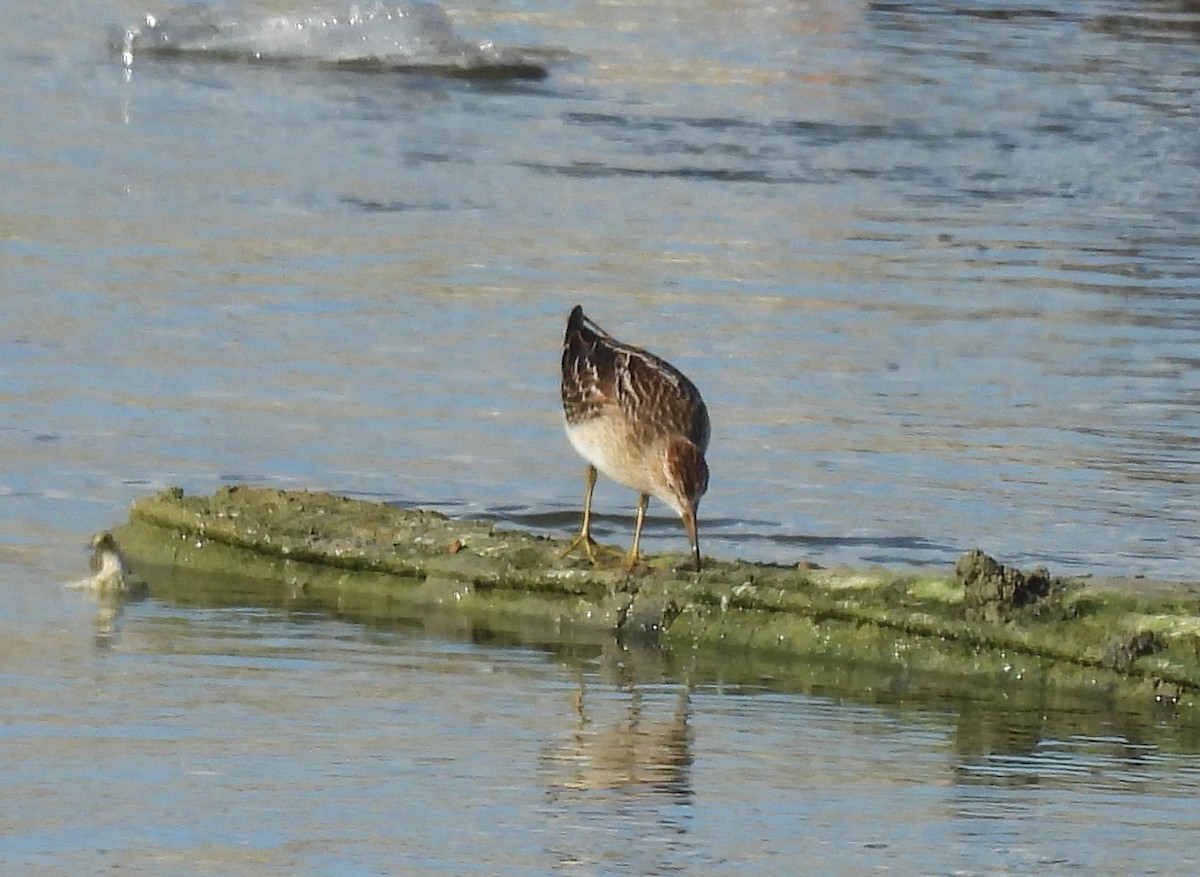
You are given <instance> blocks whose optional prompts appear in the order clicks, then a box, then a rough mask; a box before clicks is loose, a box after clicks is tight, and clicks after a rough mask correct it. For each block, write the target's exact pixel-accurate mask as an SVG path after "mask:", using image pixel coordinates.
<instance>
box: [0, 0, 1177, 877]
mask: <svg viewBox="0 0 1200 877" xmlns="http://www.w3.org/2000/svg"><path fill="white" fill-rule="evenodd" d="M230 5H238V6H239V7H240V4H230ZM281 6H282V4H276V3H269V4H268V3H262V4H257V3H255V4H251V3H247V4H245V7H246V8H250V7H253V8H254V9H256V10H258V11H262V10H266V11H268V12H270V11H276V12H286V11H287V10H284V9H281ZM148 11H155V10H153V9H148V8H147V7H146V5H145V4H144V2H141V0H138V2H133V0H119V2H116V3H110V4H107V5H102V4H96V3H94V2H90V0H79V2H74V3H70V4H67V5H66V6H63V5H61V4H59V5H48V4H37V3H26V2H18V3H15V4H9V7H8V8H7V9H6V12H7V13H8V16H7V20H8V21H9V23H10V26H9V27H7V28H5V29H4V30H3V32H0V70H2V72H3V74H4V81H5V98H4V100H3V101H0V178H2V179H3V181H4V182H3V184H2V187H3V192H4V197H3V198H0V291H2V292H3V295H0V317H2V319H0V326H2V327H3V328H2V329H0V365H2V368H0V410H2V411H3V414H4V418H3V421H2V423H0V460H3V461H4V465H3V466H2V467H0V518H2V526H0V687H2V689H3V690H2V693H3V703H4V709H3V711H0V758H2V759H3V764H4V765H5V768H6V776H7V781H6V787H5V795H4V801H3V802H2V803H0V865H2V866H3V869H4V870H12V871H19V872H20V873H29V874H38V873H43V874H56V875H57V874H62V873H96V872H104V871H116V870H118V869H119V870H120V871H121V872H123V873H127V874H128V873H148V874H149V873H153V874H156V875H160V874H171V873H179V874H185V873H186V874H196V873H231V872H236V873H239V874H251V875H253V874H282V873H289V874H292V873H298V872H303V873H319V874H364V873H395V872H397V871H398V870H402V871H404V872H405V873H418V874H419V873H430V874H432V873H452V874H462V873H469V872H472V871H475V872H487V873H495V872H502V873H503V872H507V873H564V872H566V873H577V874H599V873H611V872H626V873H644V874H653V873H665V872H670V871H679V870H695V871H697V872H703V873H763V874H775V873H790V872H794V871H796V870H797V869H802V870H805V871H807V872H809V873H827V874H862V873H869V872H873V871H892V872H894V873H920V874H950V873H959V874H964V873H965V874H1001V873H1043V874H1056V873H1064V874H1067V873H1069V874H1078V873H1089V874H1122V875H1124V874H1128V873H1160V874H1189V875H1190V874H1194V873H1195V872H1196V870H1197V862H1196V854H1195V843H1194V837H1195V829H1196V827H1197V825H1196V816H1195V807H1194V801H1195V793H1196V782H1197V777H1198V776H1200V771H1198V770H1197V767H1198V765H1197V752H1198V751H1200V746H1198V745H1197V742H1196V740H1195V739H1193V736H1192V731H1191V730H1190V726H1189V725H1188V723H1186V722H1181V721H1180V718H1179V716H1177V715H1176V714H1175V713H1174V711H1173V710H1172V709H1171V706H1170V704H1156V703H1153V702H1152V703H1148V704H1144V705H1142V706H1140V707H1139V708H1138V709H1137V710H1136V711H1133V712H1131V711H1130V710H1129V708H1128V707H1127V706H1124V705H1117V704H1112V703H1106V702H1105V701H1104V699H1103V698H1100V699H1098V700H1096V699H1092V700H1085V701H1078V700H1076V701H1072V702H1061V701H1059V700H1056V699H1054V698H1052V697H1049V696H1044V694H1045V693H1044V692H1042V691H1041V690H1039V689H1037V688H1036V687H1033V686H1029V685H1022V684H1021V683H1022V681H1024V680H1016V679H1014V680H1009V681H1006V682H1005V683H1004V684H999V685H995V686H990V687H986V688H984V687H981V688H980V689H979V690H951V689H946V690H944V691H943V692H942V693H941V694H940V695H939V694H937V693H936V686H933V685H931V684H929V682H928V680H927V679H925V678H921V679H914V678H912V677H911V676H910V675H908V674H907V673H906V670H905V662H904V655H903V654H900V655H896V654H888V655H881V656H880V662H879V666H876V667H874V669H872V670H871V671H870V672H866V671H864V670H862V669H856V668H854V667H844V666H840V665H838V664H836V663H834V664H832V665H830V666H827V667H818V666H816V665H807V666H806V667H801V668H794V667H793V668H785V669H786V670H787V672H786V673H785V672H782V670H781V669H780V668H779V667H772V666H769V665H768V666H762V665H760V664H755V663H752V662H749V660H748V659H747V658H745V656H744V655H743V654H742V653H740V652H737V651H734V652H733V653H732V654H729V655H726V656H724V657H723V658H722V660H721V661H720V662H718V663H717V664H716V665H714V666H706V665H703V664H700V665H696V666H694V665H693V664H692V662H691V661H690V660H688V659H687V657H686V656H679V655H672V656H662V655H659V656H657V657H655V656H653V655H652V656H650V657H646V656H644V655H641V654H640V653H626V652H621V651H617V650H616V647H615V646H614V645H612V644H611V643H608V642H575V643H572V642H567V641H563V642H545V643H542V644H540V645H538V644H533V645H530V644H528V643H526V644H525V645H522V646H515V645H513V644H512V643H511V642H510V641H508V640H505V639H504V638H503V637H502V636H499V635H498V634H496V633H495V632H492V633H490V634H489V633H488V632H487V631H486V630H463V629H462V628H461V627H458V626H456V625H455V624H454V623H453V621H452V619H449V618H447V619H442V621H441V623H442V625H443V626H442V627H440V628H439V627H438V626H437V624H435V623H434V622H424V621H422V622H421V624H420V625H419V626H417V622H416V621H415V620H414V621H412V622H411V623H409V624H406V623H404V622H403V621H402V620H397V619H394V618H393V619H391V620H390V621H388V623H387V624H384V623H383V622H382V621H379V622H374V621H373V620H372V618H371V617H370V616H369V615H363V616H356V617H348V616H347V617H340V616H339V615H338V614H337V612H336V611H335V612H333V613H329V612H325V611H320V612H319V611H315V610H314V608H313V607H311V606H306V605H305V604H304V603H303V602H302V601H301V602H296V600H294V599H293V598H292V597H291V595H289V594H287V593H283V594H281V595H280V601H279V602H277V603H274V604H272V603H265V602H263V601H261V600H259V599H257V598H251V596H249V595H243V596H242V597H241V598H240V599H239V598H238V597H237V588H236V583H230V582H224V583H223V584H222V586H221V588H220V591H221V593H223V594H224V596H223V597H222V599H221V600H216V599H212V600H210V601H208V602H207V603H206V602H204V601H199V602H192V603H187V602H184V601H182V600H177V599H168V598H167V597H166V596H163V597H155V596H154V595H153V594H152V595H151V596H150V597H149V598H148V599H146V600H143V601H141V602H137V603H133V604H130V605H128V606H126V607H125V608H124V612H123V614H121V615H120V617H118V618H113V617H111V616H103V610H102V608H101V607H98V606H97V605H96V604H95V603H93V602H92V601H91V600H90V599H89V598H88V597H87V596H86V595H81V594H79V593H76V592H71V591H66V590H64V589H63V588H61V587H60V585H61V583H62V582H66V581H70V580H72V579H75V578H77V577H79V576H80V575H82V574H83V573H84V572H85V568H86V561H87V554H86V549H85V547H84V546H85V545H86V543H87V540H88V539H89V538H90V537H91V535H92V534H93V533H94V532H96V531H97V530H100V529H102V528H106V527H109V526H112V525H113V524H115V523H117V522H119V521H121V520H123V519H124V518H125V517H126V515H127V514H128V509H129V504H130V502H131V501H132V500H134V499H136V498H138V497H142V496H146V495H150V494H153V493H155V492H157V491H158V490H161V489H163V488H165V487H167V486H168V485H172V484H178V485H181V486H183V487H184V488H185V489H186V490H187V491H188V492H189V493H192V494H209V493H212V492H214V491H215V490H217V489H218V488H220V487H221V486H222V485H226V484H230V483H237V482H248V483H254V484H266V485H270V486H277V487H288V488H311V489H320V490H335V491H338V492H342V493H347V494H350V495H353V496H360V497H367V498H371V499H376V500H384V501H388V502H393V503H397V504H400V505H403V506H406V507H412V506H429V507H433V508H437V509H439V510H440V511H442V512H446V513H449V514H451V515H456V516H470V517H477V518H483V519H485V520H491V521H497V522H501V523H504V524H505V525H506V526H515V527H517V528H520V529H524V530H526V531H529V532H533V533H553V534H555V535H558V536H562V535H565V534H567V533H569V532H570V530H571V528H572V527H574V526H576V525H577V520H578V519H577V513H578V506H579V503H580V500H581V493H582V484H581V480H582V479H581V476H582V468H581V466H580V464H579V461H578V460H577V459H576V458H575V457H574V455H573V454H572V452H571V450H570V448H569V447H568V446H567V443H566V441H565V439H564V437H563V435H562V432H561V424H560V421H559V413H558V410H557V400H556V393H557V387H556V382H557V377H556V374H555V369H556V366H557V344H558V338H559V335H560V332H561V328H562V321H563V320H564V319H565V316H566V314H567V312H568V311H569V309H570V307H571V306H572V305H574V304H575V303H577V302H581V303H583V304H585V305H586V306H587V307H588V310H589V313H593V314H594V315H595V316H596V317H597V319H599V320H601V322H602V323H603V324H604V325H605V326H607V327H610V328H611V329H612V330H613V331H614V332H617V331H619V333H620V335H621V337H623V338H626V339H627V340H629V341H632V342H636V343H643V344H646V345H647V346H650V347H652V349H655V350H656V351H657V352H660V353H662V354H663V355H665V356H667V357H668V358H670V359H671V360H672V361H673V362H675V363H676V364H677V365H679V366H680V367H681V368H682V369H683V370H684V371H685V372H686V373H687V374H688V375H689V376H690V377H692V378H693V379H694V380H695V381H696V383H697V384H698V385H699V386H700V388H701V389H702V391H703V392H704V395H705V399H706V401H707V402H708V404H709V407H710V409H711V411H712V415H713V423H714V437H713V445H712V450H711V453H710V461H709V462H710V465H711V467H712V470H713V480H712V487H711V489H710V492H709V494H708V496H706V498H705V501H704V503H703V505H702V506H701V524H702V536H703V538H704V539H705V543H704V544H705V550H706V552H708V553H711V554H712V555H713V556H716V557H718V558H721V557H724V558H734V557H744V558H747V559H749V560H755V561H774V562H780V563H787V564H794V563H796V562H798V561H812V562H816V563H819V564H822V565H826V566H833V565H835V564H838V563H851V564H855V565H859V564H872V563H885V564H888V565H889V566H895V567H897V568H901V569H903V568H905V567H906V566H907V565H908V564H928V563H936V564H944V565H952V564H953V562H954V559H955V558H956V557H958V556H959V554H960V553H961V552H963V551H965V550H967V549H968V548H970V547H972V546H974V545H979V546H980V547H982V548H984V549H985V550H987V551H988V552H990V553H992V554H993V555H995V556H997V557H999V558H1001V559H1003V560H1005V561H1007V562H1010V563H1015V564H1018V565H1020V566H1021V567H1022V568H1031V567H1033V566H1036V565H1037V564H1041V563H1045V564H1047V565H1048V566H1049V567H1050V568H1051V569H1052V570H1053V571H1054V572H1055V573H1063V574H1071V573H1089V572H1090V573H1097V574H1103V575H1120V576H1136V575H1146V576H1148V577H1151V578H1160V579H1188V580H1193V581H1194V580H1196V579H1197V578H1198V577H1197V575H1196V573H1195V568H1196V560H1197V557H1198V555H1200V550H1198V543H1197V535H1196V528H1195V521H1196V519H1197V517H1198V512H1200V509H1198V508H1197V501H1196V493H1195V490H1194V488H1195V481H1196V476H1195V471H1196V465H1197V463H1198V462H1200V455H1198V453H1197V449H1198V447H1200V442H1198V436H1200V424H1197V420H1196V417H1197V415H1196V410H1197V408H1196V405H1195V401H1196V394H1197V390H1198V387H1200V383H1198V380H1200V377H1198V376H1200V372H1198V371H1197V369H1196V363H1197V362H1200V349H1198V347H1197V339H1196V335H1195V326H1196V325H1197V317H1198V314H1197V300H1196V297H1195V289H1194V287H1195V277H1196V276H1197V275H1198V274H1200V269H1198V265H1197V258H1196V251H1195V247H1194V231H1195V228H1196V225H1197V219H1200V216H1198V213H1200V207H1198V204H1197V201H1196V197H1195V192H1197V191H1200V179H1198V174H1200V160H1198V155H1197V151H1196V150H1197V146H1196V142H1197V141H1196V137H1195V124H1194V114H1193V112H1192V110H1193V107H1192V105H1193V104H1194V95H1195V91H1196V81H1195V80H1196V76H1195V72H1194V71H1195V69H1196V65H1195V63H1194V59H1195V53H1196V50H1197V49H1196V33H1197V31H1198V28H1197V22H1196V20H1195V15H1194V12H1190V11H1189V10H1188V8H1187V6H1186V4H1180V3H1176V2H1169V0H1163V2H1141V0H1139V2H1132V0H1128V2H1125V0H1104V2H1084V3H1078V4H1073V5H1072V6H1071V7H1070V8H1069V9H1068V8H1064V7H1063V6H1062V4H1048V3H1038V2H1027V3H1012V4H1009V5H1007V6H1003V7H1000V6H996V5H995V4H983V3H975V2H965V3H959V4H957V5H956V6H954V7H953V8H949V7H947V8H942V7H938V6H936V5H930V4H911V3H904V2H895V3H865V4H864V3H851V2H845V0H820V2H813V3H802V4H782V5H779V4H775V5H771V4H767V5H763V4H746V3H732V4H731V3H727V2H722V3H708V4H705V3H700V4H696V3H687V4H681V3H674V2H669V0H663V2H651V3H645V2H641V3H624V4H622V3H606V4H590V3H589V4H570V3H553V2H552V3H539V2H525V0H521V2H514V3H507V4H499V5H496V4H492V5H486V6H484V5H479V4H462V5H460V6H456V7H452V8H450V10H449V12H450V16H451V19H452V21H453V24H454V27H455V30H456V32H457V33H459V34H462V35H463V36H464V38H471V39H484V38H493V39H495V40H496V42H497V44H498V45H515V46H561V47H565V48H567V49H569V50H570V51H572V52H574V53H576V54H577V55H579V56H580V57H579V58H578V59H577V60H572V61H569V62H567V63H564V64H562V65H561V66H554V67H553V69H552V70H551V71H550V75H549V76H548V77H547V78H546V79H544V80H541V81H538V82H521V83H495V82H491V83H470V82H448V81H446V80H445V79H442V78H438V77H421V76H415V77H414V76H411V75H407V74H395V75H372V74H365V73H359V72H349V71H328V70H315V69H294V68H283V69H281V68H278V67H270V66H254V65H244V64H243V65H238V64H231V65H222V64H216V63H211V62H204V63H188V62H187V61H182V62H180V61H179V59H175V60H173V61H170V62H163V63H141V62H140V61H138V62H135V64H134V66H133V67H132V68H131V70H130V71H128V75H127V71H125V70H124V69H122V66H121V63H120V60H119V59H118V58H115V57H114V56H113V55H112V54H111V52H110V51H109V49H108V46H107V45H106V35H107V33H108V29H109V28H110V27H111V26H113V25H118V26H119V25H121V24H124V23H127V22H132V21H136V20H138V18H139V16H142V15H144V14H145V13H146V12H148ZM633 499H634V498H633V497H632V496H629V495H628V493H627V492H626V491H622V490H620V489H618V488H615V487H613V486H611V485H605V484H601V485H600V487H599V488H598V490H597V509H598V511H599V512H600V517H599V520H598V524H597V529H598V533H597V535H599V536H600V537H601V538H603V539H604V540H605V541H611V542H614V543H620V544H628V538H629V534H630V532H631V528H632V515H631V511H632V506H633ZM651 511H652V515H651V519H650V522H649V525H648V533H647V536H648V540H647V542H648V547H649V548H650V549H651V550H653V551H663V550H674V551H678V550H681V543H682V535H681V532H680V529H679V525H678V521H677V520H676V519H675V517H674V516H673V515H670V514H669V513H666V512H664V511H663V510H662V509H661V508H658V507H655V506H652V509H651ZM289 601H290V602H289ZM98 616H102V617H98ZM880 666H882V667H883V668H884V671H883V672H880V669H879V668H880ZM806 670H807V674H808V675H807V676H806V675H805V671H806ZM785 676H787V677H789V678H793V679H795V678H801V679H807V680H808V681H807V682H804V683H791V684H784V683H782V682H781V681H780V680H781V679H782V678H783V677H785ZM581 681H582V689H583V694H582V696H580V682H581ZM689 686H690V693H689V694H688V696H687V699H686V701H684V700H682V696H683V693H684V691H685V689H687V688H688V687H689Z"/></svg>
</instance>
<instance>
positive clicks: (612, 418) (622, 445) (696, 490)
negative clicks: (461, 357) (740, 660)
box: [562, 305, 711, 572]
mask: <svg viewBox="0 0 1200 877" xmlns="http://www.w3.org/2000/svg"><path fill="white" fill-rule="evenodd" d="M562 402H563V414H564V415H565V416H566V421H567V438H569V439H570V440H571V444H572V446H573V447H574V448H575V450H576V451H578V452H579V455H580V456H581V457H583V458H584V459H585V460H587V462H588V467H587V473H586V475H585V481H584V484H585V491H584V499H583V526H582V527H581V528H580V531H579V535H578V536H576V537H575V539H574V541H572V542H571V544H570V545H569V546H567V549H566V551H564V552H563V554H564V555H566V554H567V553H569V552H570V551H572V550H573V549H574V548H575V547H576V546H578V545H583V550H584V551H585V552H586V553H587V556H588V559H590V560H591V561H592V562H593V563H595V561H596V557H595V553H594V548H595V544H596V543H595V541H594V540H593V539H592V534H591V519H592V491H593V490H594V489H595V487H596V470H599V471H601V472H603V473H604V474H605V475H607V476H608V477H609V478H611V479H612V480H613V481H616V482H618V483H620V484H624V485H625V486H626V487H630V488H633V489H634V490H636V491H637V492H638V504H637V523H636V525H635V526H634V530H633V547H632V548H630V550H629V558H628V561H629V566H630V568H631V569H632V568H633V566H634V565H635V564H636V563H637V561H638V546H639V544H640V543H641V538H642V524H644V523H645V520H646V504H647V503H648V502H649V501H650V497H651V496H656V497H658V498H659V499H660V500H662V501H663V502H665V503H666V504H667V505H669V506H670V507H671V508H673V509H675V511H676V512H677V513H678V514H679V517H681V518H682V519H683V525H684V527H685V528H686V529H687V534H688V538H689V539H690V540H691V543H692V559H693V560H694V562H695V566H696V571H697V572H699V570H700V540H699V536H698V534H697V529H696V507H697V506H698V505H699V504H700V497H702V496H704V491H706V490H707V489H708V464H707V463H706V462H705V461H704V452H705V451H706V450H707V449H708V437H709V433H710V431H711V426H710V424H709V420H708V409H707V408H705V406H704V400H703V399H701V398H700V391H699V390H697V389H696V385H695V384H693V383H692V382H691V381H689V380H688V379H687V378H686V377H685V376H684V375H683V373H682V372H680V371H679V369H677V368H675V367H674V366H673V365H671V364H670V363H669V362H666V361H665V360H662V359H659V358H658V357H657V356H655V355H654V354H652V353H648V352H646V351H645V350H642V349H640V348H638V347H632V346H630V345H628V344H622V343H621V342H620V341H618V340H617V339H616V338H613V337H612V336H611V335H609V334H608V333H607V332H605V331H604V330H603V329H601V328H600V327H599V326H597V325H596V324H595V323H593V322H592V321H591V320H589V319H588V318H587V317H585V316H584V315H583V308H581V307H580V306H578V305H576V306H575V308H574V310H572V311H571V316H570V317H568V318H567V331H566V334H565V335H564V336H563V350H562Z"/></svg>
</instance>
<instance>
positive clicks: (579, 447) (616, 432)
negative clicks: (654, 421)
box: [567, 417, 658, 494]
mask: <svg viewBox="0 0 1200 877" xmlns="http://www.w3.org/2000/svg"><path fill="white" fill-rule="evenodd" d="M567 438H568V439H570V441H571V446H572V447H573V448H575V450H576V452H578V454H579V456H581V457H583V459H585V460H587V461H588V462H589V463H591V464H592V465H593V466H595V467H596V468H597V469H598V470H600V472H601V473H602V474H603V475H604V476H606V477H608V478H611V479H612V480H613V481H616V482H617V483H618V484H624V485H625V486H626V487H629V488H631V489H633V490H636V491H637V492H638V493H648V494H657V493H658V491H657V490H655V485H654V483H653V482H652V480H651V479H650V478H649V477H647V473H649V472H651V471H653V469H652V466H654V465H655V464H654V462H653V461H652V460H649V459H647V457H646V455H645V451H646V450H647V449H643V448H641V447H640V446H639V445H638V444H637V442H635V441H633V440H632V437H631V436H630V435H629V434H628V432H627V430H625V429H624V428H623V427H622V425H621V423H620V421H619V420H618V421H614V420H613V419H610V418H605V417H596V418H593V419H591V420H585V421H583V422H581V423H576V424H567Z"/></svg>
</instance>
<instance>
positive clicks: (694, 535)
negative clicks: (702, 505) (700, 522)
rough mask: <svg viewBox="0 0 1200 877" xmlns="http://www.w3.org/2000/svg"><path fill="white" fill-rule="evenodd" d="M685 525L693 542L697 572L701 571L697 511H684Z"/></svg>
mask: <svg viewBox="0 0 1200 877" xmlns="http://www.w3.org/2000/svg"><path fill="white" fill-rule="evenodd" d="M682 517H683V526H684V527H685V528H686V529H687V534H688V539H690V540H691V542H692V560H693V561H694V562H695V564H696V572H700V534H699V533H698V532H697V529H696V513H695V512H694V511H691V510H688V511H685V512H684V513H683V516H682Z"/></svg>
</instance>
